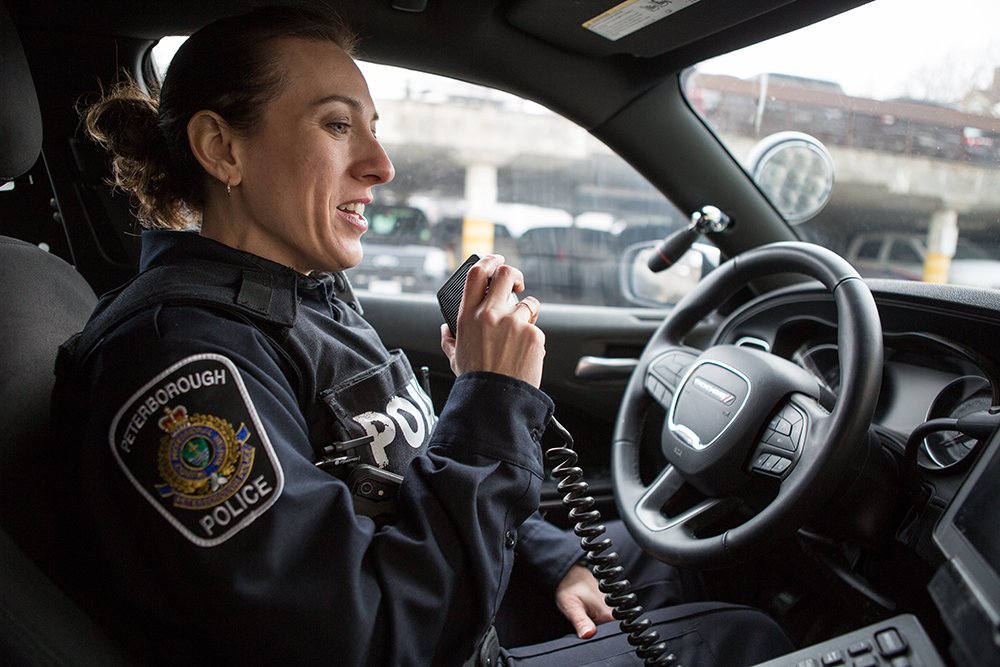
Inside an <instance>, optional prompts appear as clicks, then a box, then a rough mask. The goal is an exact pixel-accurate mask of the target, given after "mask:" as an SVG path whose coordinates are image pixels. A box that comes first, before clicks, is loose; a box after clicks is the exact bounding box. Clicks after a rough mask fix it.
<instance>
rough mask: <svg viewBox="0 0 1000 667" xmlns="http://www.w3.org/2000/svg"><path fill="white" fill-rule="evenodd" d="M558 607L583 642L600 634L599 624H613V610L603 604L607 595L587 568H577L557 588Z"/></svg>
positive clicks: (571, 570) (577, 566) (574, 567)
mask: <svg viewBox="0 0 1000 667" xmlns="http://www.w3.org/2000/svg"><path fill="white" fill-rule="evenodd" d="M556 606H557V607H559V611H561V612H562V613H563V616H565V617H566V618H568V619H569V622H570V623H572V624H573V627H574V628H575V629H576V635H577V637H579V638H580V639H590V638H591V637H593V636H594V633H595V632H597V626H596V625H595V624H596V623H607V622H608V621H612V620H614V616H612V615H611V607H609V606H608V605H607V604H606V603H605V602H604V593H602V592H601V591H600V589H599V588H598V587H597V579H595V578H594V575H593V574H591V572H590V570H588V569H587V568H585V567H583V566H580V565H574V566H573V567H571V568H570V569H569V572H567V573H566V576H565V577H563V580H562V581H561V582H559V586H558V587H557V588H556Z"/></svg>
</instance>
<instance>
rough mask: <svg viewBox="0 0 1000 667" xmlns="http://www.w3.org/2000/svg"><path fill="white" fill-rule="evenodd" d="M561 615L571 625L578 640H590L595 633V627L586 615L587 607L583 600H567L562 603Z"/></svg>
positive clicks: (574, 598) (575, 598)
mask: <svg viewBox="0 0 1000 667" xmlns="http://www.w3.org/2000/svg"><path fill="white" fill-rule="evenodd" d="M562 612H563V615H564V616H565V617H566V618H567V619H569V622H570V623H572V624H573V629H574V630H575V631H576V636H577V637H579V638H580V639H590V638H591V637H593V636H594V633H596V632H597V626H596V625H594V621H593V620H591V618H590V616H588V615H587V607H586V605H585V604H584V603H583V600H581V599H580V598H577V597H573V598H568V599H566V600H565V601H564V602H563V608H562Z"/></svg>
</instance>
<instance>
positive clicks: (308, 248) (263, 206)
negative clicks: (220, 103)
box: [233, 38, 395, 272]
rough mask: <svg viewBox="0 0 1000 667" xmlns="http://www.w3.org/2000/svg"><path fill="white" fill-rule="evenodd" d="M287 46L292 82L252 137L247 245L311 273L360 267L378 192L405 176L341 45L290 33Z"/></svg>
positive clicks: (246, 179)
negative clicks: (367, 211)
mask: <svg viewBox="0 0 1000 667" xmlns="http://www.w3.org/2000/svg"><path fill="white" fill-rule="evenodd" d="M278 49H279V53H280V58H281V63H282V69H283V71H284V73H285V75H284V82H285V83H284V88H283V89H282V91H281V93H280V94H279V95H278V97H276V98H275V99H273V100H272V101H270V102H269V103H268V104H267V105H266V106H265V108H264V115H263V119H262V121H261V123H260V125H259V127H258V128H257V129H255V130H254V131H253V133H252V134H250V135H249V136H247V137H245V138H244V141H243V142H242V143H243V152H242V157H243V160H242V165H243V170H242V174H241V176H242V180H241V182H240V184H239V185H238V191H237V188H234V191H233V198H234V199H236V200H238V206H239V208H240V210H241V213H242V214H241V215H240V216H239V218H241V219H240V220H238V223H239V224H240V225H245V227H243V231H244V234H245V235H244V237H243V242H241V243H240V246H241V247H242V248H243V249H244V250H248V251H250V252H253V253H255V254H258V255H261V256H263V257H267V258H268V259H272V260H274V261H277V262H280V263H282V264H285V265H286V266H290V267H292V268H294V269H297V270H299V271H302V272H308V271H313V270H317V271H337V270H342V269H346V268H350V267H352V266H355V265H356V264H357V263H358V262H360V261H361V256H362V250H361V236H362V235H363V234H364V233H365V231H367V229H368V221H367V220H366V219H365V217H364V215H363V209H364V205H365V204H368V203H370V202H371V201H372V188H373V187H374V186H376V185H379V184H382V183H387V182H388V181H390V180H392V177H393V175H394V173H395V172H394V170H393V166H392V163H391V162H390V161H389V158H388V156H387V155H386V154H385V151H383V150H382V146H381V145H380V144H379V143H378V141H377V140H376V139H375V121H376V119H377V114H376V113H375V105H374V103H373V102H372V99H371V95H370V94H369V92H368V85H367V83H366V82H365V79H364V77H363V76H362V74H361V72H360V70H359V69H358V67H357V65H355V63H354V61H353V60H352V59H351V57H350V56H348V55H347V54H346V53H345V52H344V51H343V50H341V49H340V48H339V47H337V46H334V45H333V44H330V43H328V42H322V41H315V40H305V39H293V38H289V39H285V40H282V41H281V42H279V44H278ZM234 203H237V202H234Z"/></svg>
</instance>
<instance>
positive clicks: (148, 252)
mask: <svg viewBox="0 0 1000 667" xmlns="http://www.w3.org/2000/svg"><path fill="white" fill-rule="evenodd" d="M353 48H354V40H353V37H352V36H351V35H350V33H349V32H348V31H347V30H346V29H345V28H344V26H343V25H342V24H340V23H339V22H338V21H337V20H335V19H333V18H331V17H329V16H326V15H323V14H322V13H318V12H315V11H305V10H295V9H287V8H284V9H283V8H265V9H260V10H256V11H254V12H251V13H249V14H246V15H243V16H240V17H234V18H229V19H223V20H220V21H217V22H215V23H213V24H211V25H209V26H207V27H205V28H203V29H202V30H200V31H198V32H197V33H196V34H195V35H193V36H192V37H191V38H190V39H189V40H187V42H186V43H185V44H184V45H183V46H182V47H181V49H180V50H179V51H178V52H177V54H176V56H175V58H174V60H173V62H172V64H171V66H170V69H169V72H168V74H167V77H166V80H165V81H164V83H163V87H162V91H161V94H160V96H159V100H158V101H154V100H152V99H150V98H149V97H147V96H146V95H145V94H143V93H142V92H141V91H139V90H138V88H137V87H136V86H134V85H125V86H119V87H117V88H115V89H114V90H112V91H111V92H109V93H108V94H107V95H105V96H104V98H103V99H102V100H101V101H99V102H98V103H97V104H95V105H94V106H93V107H91V109H90V110H89V112H88V114H87V119H86V120H87V128H88V130H89V131H90V133H91V135H92V136H94V137H95V138H96V139H97V140H98V141H100V142H101V143H102V144H104V145H105V146H106V147H107V148H108V150H109V151H110V153H111V155H112V158H113V166H114V172H115V176H116V179H117V184H118V185H119V186H120V187H122V188H124V189H125V190H127V191H129V192H130V193H132V195H133V196H134V198H135V200H136V202H137V204H138V215H139V217H140V219H141V220H142V221H143V222H144V224H146V226H148V227H152V228H153V229H154V231H151V232H147V233H146V234H144V237H143V252H142V272H141V274H140V275H139V277H138V278H137V279H136V280H134V281H133V282H132V283H130V284H129V285H127V286H125V287H124V288H123V289H122V290H119V291H118V292H116V293H113V294H112V295H109V296H106V297H105V298H104V299H103V300H102V302H101V305H100V306H99V307H98V312H97V314H96V315H95V317H94V318H92V320H91V323H90V324H89V325H88V328H87V329H86V330H85V332H84V334H83V336H82V337H81V338H80V339H78V340H77V341H76V342H75V345H76V348H71V349H75V354H76V359H77V362H78V364H79V366H80V367H81V368H82V369H83V377H84V378H85V379H84V380H83V382H82V385H81V386H83V387H84V388H85V391H88V394H87V396H88V398H89V405H88V407H87V413H88V420H87V421H88V425H89V426H88V430H87V432H86V436H85V446H84V447H81V448H80V454H79V456H80V466H81V470H82V488H81V490H80V494H81V496H82V501H83V502H81V503H78V504H77V506H76V507H74V508H73V509H72V510H70V511H72V512H75V513H78V514H79V517H78V520H79V525H80V527H81V528H82V530H81V531H80V532H81V534H82V535H83V537H82V541H81V545H82V546H83V548H84V549H85V551H86V556H87V557H88V562H89V563H91V564H92V565H93V567H95V568H97V570H98V572H99V573H100V575H101V580H102V592H103V593H104V594H105V595H107V596H109V597H110V598H111V599H113V600H116V601H120V602H122V603H124V604H126V605H128V606H129V607H132V608H135V609H138V610H139V611H138V614H136V616H137V617H141V618H142V623H141V626H142V627H144V628H146V629H147V630H146V631H145V632H144V633H143V637H144V639H143V644H144V645H145V646H146V647H151V648H152V650H151V651H150V652H148V653H147V654H146V656H145V657H146V658H156V659H162V660H164V661H177V660H195V661H204V662H208V661H219V660H222V661H224V662H237V661H245V662H255V663H256V662H261V661H264V662H283V663H285V662H289V663H308V662H326V663H334V664H339V665H355V664H385V665H401V664H415V665H425V664H461V663H463V662H464V661H465V660H467V659H468V658H469V657H470V656H472V654H473V653H474V652H475V651H476V649H477V646H478V645H479V644H480V642H481V640H482V638H483V637H484V635H486V634H487V631H488V629H489V627H490V625H491V622H492V621H493V619H494V616H495V615H496V613H497V610H498V608H499V607H500V603H501V599H502V597H503V594H504V591H505V589H506V587H507V583H508V578H509V576H510V573H511V568H512V562H513V557H514V549H515V546H516V547H517V551H518V558H519V559H523V560H524V561H525V562H527V563H528V565H529V568H528V569H529V570H531V569H532V568H533V569H534V572H535V574H536V576H538V578H539V579H540V580H541V581H543V582H544V583H545V584H547V585H548V588H549V589H550V590H552V591H553V592H556V594H557V599H558V604H559V607H560V609H562V610H563V611H564V613H565V615H566V616H567V618H569V620H570V621H572V622H573V623H574V625H575V627H576V629H577V633H578V634H579V635H581V636H584V635H590V634H592V633H593V632H594V627H593V625H594V624H593V620H597V621H605V620H609V619H610V615H609V612H608V609H607V607H606V606H605V605H604V603H603V600H602V596H601V595H600V593H599V592H598V590H597V587H596V584H595V582H594V580H593V577H592V576H591V575H590V573H589V572H588V571H587V570H585V569H584V568H581V567H579V566H577V565H574V563H575V561H576V560H577V559H578V558H579V556H580V553H579V551H577V549H576V546H575V544H574V543H573V541H572V540H568V539H567V538H565V537H564V536H563V535H562V534H561V532H559V531H557V530H555V529H554V528H553V527H551V526H549V525H548V524H545V523H544V522H542V521H541V519H540V518H539V517H538V516H537V515H535V516H531V515H532V513H533V512H534V511H535V510H536V509H537V506H538V500H539V488H540V482H541V476H542V467H541V461H540V451H539V445H538V440H539V438H540V435H541V433H542V431H543V430H544V429H545V426H546V424H547V422H548V420H549V418H550V417H551V414H552V410H553V405H552V402H551V401H550V399H548V397H546V396H545V395H544V394H543V393H541V392H540V391H539V390H538V388H537V387H538V385H539V383H540V379H541V370H542V359H543V356H544V337H543V335H542V333H541V332H540V331H539V330H538V329H537V328H536V327H535V326H534V325H533V323H534V321H535V318H536V317H537V315H538V309H539V303H538V302H537V300H535V299H534V298H532V297H527V298H525V299H524V300H522V301H520V302H519V303H517V304H516V305H511V304H510V303H509V301H508V299H507V298H506V295H508V294H509V293H510V292H512V291H513V292H519V291H521V290H523V281H522V277H521V274H520V273H519V272H518V271H517V270H516V269H514V268H512V267H510V266H507V265H505V264H504V263H503V260H502V258H500V257H498V256H488V257H485V258H483V259H482V260H481V261H479V262H478V263H477V264H476V265H475V267H473V269H472V270H471V271H470V273H469V277H468V280H467V283H466V287H465V292H464V296H463V302H462V307H461V311H460V314H459V323H460V325H459V329H460V331H461V335H460V336H459V337H458V339H456V338H455V337H453V336H452V335H451V334H450V332H449V331H448V330H447V327H443V329H442V348H443V350H444V352H445V354H446V355H447V356H448V358H449V360H450V363H451V366H452V369H453V370H454V371H455V373H456V374H457V375H458V379H457V381H456V383H455V386H454V388H453V390H452V392H451V394H450V396H449V399H448V402H447V404H446V406H445V408H444V410H443V411H442V414H441V415H440V418H436V417H435V416H434V414H433V411H432V410H431V406H430V401H429V399H428V397H427V396H426V394H425V393H424V392H423V391H422V390H421V388H420V385H419V383H418V382H416V380H415V378H414V375H413V372H412V370H411V369H410V367H409V365H408V363H407V362H406V360H405V358H404V357H403V356H402V355H401V354H400V353H398V352H390V351H387V350H386V349H385V348H384V347H383V345H382V344H381V342H380V341H379V339H378V337H377V335H376V334H375V332H374V331H373V330H372V329H371V328H370V326H369V325H368V324H367V323H366V322H365V321H364V320H363V319H362V318H361V317H360V316H359V315H358V314H357V313H356V312H354V310H352V308H351V306H350V304H349V303H347V302H346V301H345V300H343V299H341V298H339V296H338V294H339V291H338V287H339V286H340V283H339V282H338V279H337V278H336V277H335V275H334V273H335V272H339V271H342V270H344V269H347V268H350V267H352V266H354V265H356V264H357V263H358V261H359V260H360V259H361V256H362V249H361V237H362V235H363V234H364V233H365V231H366V229H367V222H366V220H365V218H364V208H365V205H366V204H368V203H370V202H371V201H372V190H373V188H374V187H375V186H378V185H381V184H383V183H386V182H388V181H389V180H391V179H392V177H393V173H394V172H393V166H392V164H391V163H390V161H389V158H388V157H387V156H386V154H385V152H384V151H383V150H382V147H381V146H380V145H379V143H378V141H377V140H376V137H375V125H376V121H377V114H376V111H375V108H374V105H373V102H372V100H371V97H370V95H369V92H368V89H367V85H366V83H365V81H364V78H363V77H362V75H361V73H360V71H359V70H358V68H357V67H356V65H355V63H354V61H353V59H352V55H351V54H352V52H353ZM192 230H193V231H192ZM487 281H490V282H489V284H490V289H489V290H487V289H486V288H487ZM317 464H319V465H317ZM404 473H405V482H404V483H402V484H401V485H399V484H398V483H397V482H398V480H399V479H400V478H401V476H402V475H403V474H404ZM397 494H398V495H397ZM390 498H391V499H392V501H393V502H392V503H391V506H392V512H391V514H392V517H391V519H387V518H386V516H385V515H386V513H385V512H383V511H381V509H380V508H381V507H382V506H383V503H385V502H386V499H390ZM359 508H360V511H359ZM365 514H369V515H377V516H376V518H377V519H378V520H373V519H372V518H370V517H369V516H364V515H365ZM522 523H523V524H524V525H522ZM519 530H520V533H521V535H522V537H521V540H520V543H518V538H517V534H518V531H519ZM108 588H110V591H109V590H108ZM706 611H714V610H705V609H702V610H700V611H699V614H695V615H692V617H691V618H694V617H695V616H697V617H698V618H706V617H708V616H711V614H707V613H705V612H706ZM728 611H729V612H732V610H728ZM733 613H735V614H736V615H735V616H734V617H733V619H732V621H733V622H732V624H731V630H730V631H729V632H730V634H732V633H742V634H745V633H746V629H747V627H750V626H753V627H757V626H756V625H754V624H758V619H751V620H750V621H747V620H746V619H745V618H743V616H741V615H740V614H743V612H733ZM116 616H117V618H118V619H119V620H117V621H112V622H117V623H127V622H128V621H127V620H121V615H120V614H117V615H116ZM592 619H593V620H592ZM685 622H686V623H687V625H686V626H684V632H685V633H687V634H691V633H693V634H694V635H698V632H699V627H700V628H701V630H700V631H701V632H702V633H703V634H705V635H706V636H707V635H712V637H713V639H712V640H711V641H710V642H708V644H710V645H711V646H712V651H714V652H715V653H716V657H719V654H721V655H722V656H723V658H724V656H726V655H730V654H726V653H725V650H727V649H725V648H719V647H724V646H725V645H727V643H726V642H725V638H726V636H727V635H726V632H727V631H725V630H723V631H721V633H720V632H717V631H716V629H717V628H719V627H723V626H722V624H719V623H716V624H715V625H713V626H711V628H710V627H709V625H707V624H705V623H704V622H703V621H698V620H690V619H689V620H688V621H685ZM699 623H702V625H701V626H699V625H698V624H699ZM747 623H749V624H750V625H747ZM758 629H759V628H758ZM763 632H764V636H765V637H771V638H772V639H769V640H767V641H763V640H762V641H761V642H758V643H759V644H760V645H759V646H757V647H756V648H754V649H753V650H751V651H750V653H749V654H745V651H744V649H743V648H740V649H739V650H736V649H733V650H736V652H735V653H731V655H739V656H741V660H743V661H746V662H749V661H752V659H754V658H756V657H762V656H765V655H767V654H768V652H773V651H774V650H775V648H774V647H775V646H781V645H782V644H781V642H782V641H783V640H782V639H781V637H780V633H776V632H775V631H774V629H773V628H772V627H771V626H767V627H765V628H764V630H763ZM768 633H770V634H768ZM774 638H776V639H774ZM699 642H701V643H704V642H702V640H698V641H693V642H688V643H689V644H691V646H692V647H695V646H696V645H698V644H699ZM682 648H683V649H684V650H692V651H696V650H697V649H696V648H691V649H688V648H685V647H682ZM617 650H618V649H616V651H617ZM626 650H627V648H626ZM619 652H620V651H619ZM689 655H692V656H695V657H697V655H698V654H697V653H696V652H695V653H690V654H689ZM748 656H749V657H748ZM510 660H512V661H513V660H514V658H512V657H511V658H510ZM572 660H573V661H577V660H578V659H577V658H573V659H572ZM564 664H568V663H566V662H565V661H564Z"/></svg>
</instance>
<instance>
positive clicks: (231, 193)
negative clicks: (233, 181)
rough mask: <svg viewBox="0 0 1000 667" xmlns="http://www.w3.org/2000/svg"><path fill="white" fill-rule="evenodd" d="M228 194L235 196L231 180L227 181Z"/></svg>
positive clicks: (228, 195)
mask: <svg viewBox="0 0 1000 667" xmlns="http://www.w3.org/2000/svg"><path fill="white" fill-rule="evenodd" d="M226 196H227V197H232V196H233V186H232V185H230V184H229V181H226Z"/></svg>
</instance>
